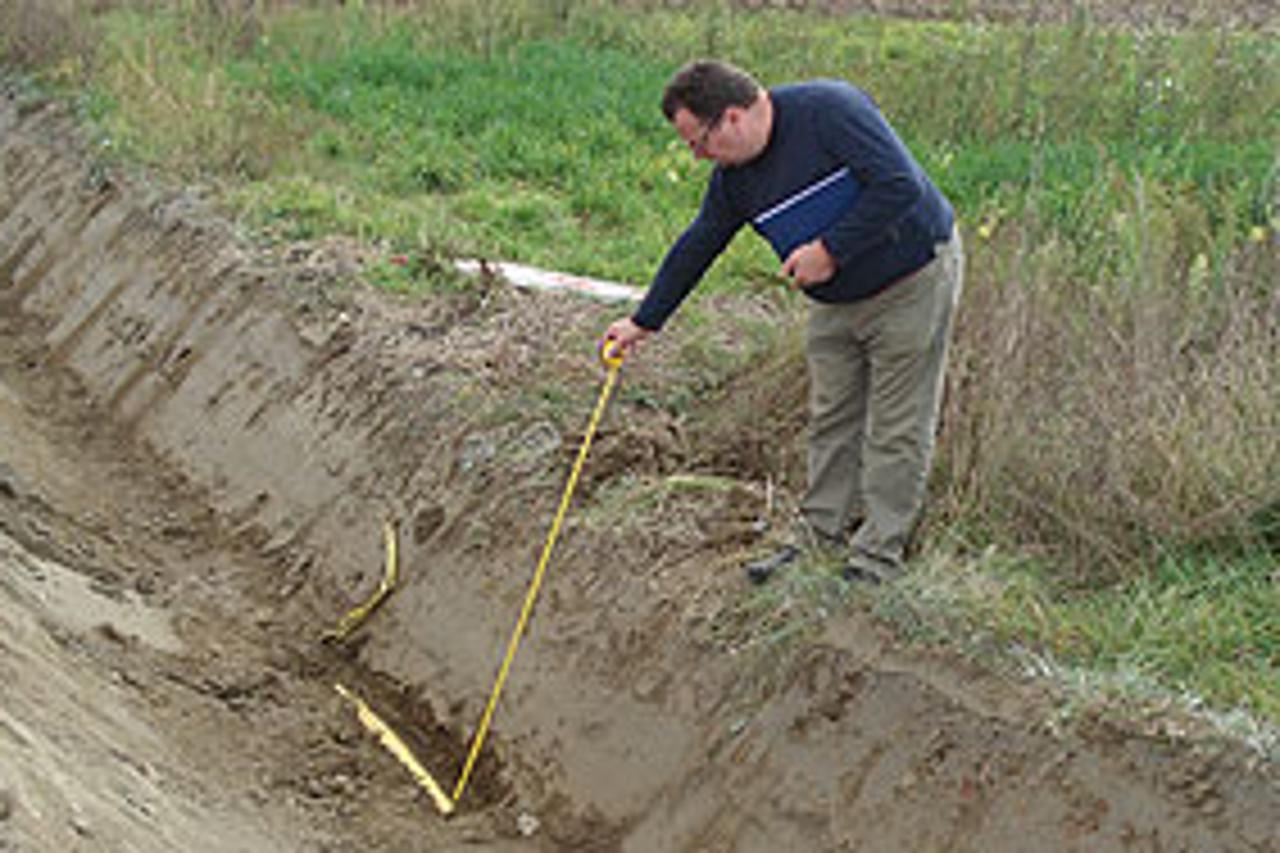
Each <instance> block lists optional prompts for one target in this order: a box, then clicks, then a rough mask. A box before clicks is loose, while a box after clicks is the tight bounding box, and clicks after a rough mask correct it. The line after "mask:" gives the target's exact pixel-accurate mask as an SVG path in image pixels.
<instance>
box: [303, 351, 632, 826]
mask: <svg viewBox="0 0 1280 853" xmlns="http://www.w3.org/2000/svg"><path fill="white" fill-rule="evenodd" d="M601 359H602V360H603V361H604V363H605V366H606V367H607V368H608V373H607V375H606V376H605V382H604V387H602V388H601V389H600V398H599V400H597V401H596V407H595V410H594V411H593V412H592V413H591V421H590V423H589V424H588V425H587V431H586V434H585V435H584V436H583V438H582V446H581V447H580V448H579V450H578V457H577V459H576V460H574V463H573V469H572V470H571V471H570V472H569V480H568V482H567V483H566V484H565V488H564V494H563V495H562V496H561V498H560V507H559V509H558V510H557V511H556V515H555V519H554V520H553V521H552V523H551V530H550V532H549V533H548V534H547V541H546V544H545V545H544V546H543V548H542V556H541V558H540V559H539V560H538V567H537V569H536V570H535V571H534V573H533V582H532V583H531V584H530V585H529V592H528V594H527V595H526V596H525V600H524V607H523V608H522V609H521V611H520V618H519V619H518V620H517V621H516V627H515V630H514V631H513V632H512V634H511V641H510V642H509V643H508V644H507V654H506V656H505V657H504V658H503V660H502V665H501V667H499V669H498V677H497V679H496V680H495V681H494V685H493V690H492V691H491V692H490V694H489V701H488V703H487V704H486V705H485V709H484V715H483V716H482V717H481V718H480V725H479V726H478V727H477V729H476V734H475V737H474V739H473V740H472V742H471V751H470V752H469V754H468V755H467V761H466V764H465V765H464V766H463V768H462V773H461V775H460V776H459V777H458V783H457V786H456V787H455V788H454V790H453V798H452V799H450V797H449V796H448V795H447V794H446V793H445V792H444V789H443V788H441V787H440V785H439V784H438V783H437V782H436V780H435V779H434V778H432V776H431V774H430V773H428V772H427V770H426V768H425V767H423V766H422V763H421V762H420V761H418V759H417V757H416V756H415V755H414V754H413V751H412V750H411V749H409V746H408V744H406V743H405V742H404V741H403V740H401V738H400V736H399V735H397V734H396V733H395V731H394V730H392V728H391V727H390V726H389V725H387V723H386V722H384V721H383V720H382V718H380V717H379V716H378V715H377V714H375V713H374V712H373V709H371V708H370V707H369V706H368V704H366V703H365V701H364V700H363V699H361V698H360V697H359V696H357V695H355V694H354V693H353V692H351V691H350V690H348V689H347V688H346V687H343V686H342V685H341V684H335V685H334V689H335V690H337V691H338V693H339V694H341V695H342V697H343V698H345V699H347V700H348V701H349V702H351V703H352V704H353V705H354V706H355V708H356V715H357V717H359V719H360V722H361V723H362V724H363V725H364V727H365V728H366V729H368V730H369V731H370V732H372V733H373V734H375V735H376V736H377V737H378V740H379V741H380V742H381V743H382V745H383V746H384V747H386V748H387V749H388V750H389V751H390V752H391V754H392V755H394V756H395V757H396V760H398V761H399V762H400V763H401V764H403V765H404V766H405V767H406V768H408V770H409V772H410V773H411V774H413V777H414V779H416V780H417V781H418V784H419V785H421V786H422V788H423V790H425V791H426V792H427V793H428V794H429V795H430V796H431V799H432V801H433V802H434V803H435V804H436V808H437V809H439V810H440V813H441V814H443V815H446V816H447V815H450V814H453V812H454V809H455V808H456V807H457V804H458V802H459V801H460V800H461V799H462V793H463V792H464V791H465V790H466V788H467V782H468V781H469V780H470V779H471V772H472V770H474V769H475V764H476V760H477V759H478V758H479V757H480V750H481V748H482V747H483V746H484V740H485V736H486V735H487V734H488V731H489V726H490V724H491V723H492V722H493V714H494V711H495V710H496V709H497V707H498V696H499V695H500V694H501V693H502V687H503V685H504V684H505V683H506V680H507V675H508V674H509V673H510V671H511V663H512V661H513V660H514V659H515V656H516V650H517V649H518V648H519V647H520V638H521V636H522V635H523V634H524V630H525V627H526V625H527V624H528V622H529V616H530V615H531V614H532V613H533V605H534V602H535V601H536V600H537V597H538V590H539V589H540V588H541V586H542V579H543V576H544V575H545V574H546V570H547V564H548V562H549V561H550V559H551V551H552V549H553V548H554V547H555V543H556V539H557V538H558V537H559V535H560V528H561V527H562V526H563V525H564V519H565V516H566V515H567V514H568V511H569V503H570V501H571V500H572V498H573V493H574V490H575V489H576V488H577V486H578V478H579V477H580V476H581V474H582V468H583V465H584V463H585V462H586V459H587V452H588V451H589V450H590V449H591V441H592V439H593V438H595V434H596V430H597V429H599V427H600V420H601V418H602V417H603V416H604V410H605V406H606V405H607V404H608V402H609V396H610V395H611V394H612V393H613V388H614V385H616V384H617V381H618V372H619V370H620V369H621V367H622V356H621V355H617V354H616V347H614V346H613V345H612V344H609V345H608V346H607V347H606V349H605V351H604V352H603V353H602V355H601ZM384 532H385V538H386V543H387V568H386V575H385V577H384V578H383V581H382V584H381V585H380V586H379V587H378V589H377V591H376V592H375V593H374V595H373V596H372V597H371V598H370V599H369V600H368V601H366V602H365V603H364V604H362V605H360V606H359V607H356V608H354V609H352V610H351V611H350V612H349V613H347V614H346V615H345V616H343V617H342V620H341V621H340V622H339V623H338V627H337V628H336V629H334V630H333V631H330V632H329V633H328V634H326V636H325V638H326V639H330V640H342V639H345V638H346V637H347V636H348V635H349V634H350V633H351V632H352V631H354V630H355V629H356V628H357V627H358V626H359V625H360V624H361V623H362V622H363V621H364V620H365V619H366V618H367V617H368V616H369V614H370V613H372V612H373V611H374V609H375V608H377V606H378V605H379V604H381V603H382V600H383V599H384V598H385V597H386V596H387V595H388V594H389V593H390V592H391V590H392V589H393V588H394V587H395V584H396V579H397V575H398V569H397V566H396V530H395V527H394V525H393V524H391V523H390V522H388V523H387V524H386V525H385V526H384Z"/></svg>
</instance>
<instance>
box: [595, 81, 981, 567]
mask: <svg viewBox="0 0 1280 853" xmlns="http://www.w3.org/2000/svg"><path fill="white" fill-rule="evenodd" d="M662 111H663V114H664V115H665V116H666V117H667V120H668V121H670V122H671V124H672V126H673V127H674V129H675V131H676V133H678V134H679V135H680V137H681V138H682V139H683V140H684V141H685V142H686V143H687V144H688V146H689V148H690V150H691V151H692V152H693V155H694V156H695V157H697V158H699V159H706V160H711V161H713V162H714V164H715V166H714V168H713V170H712V173H711V177H710V180H709V182H708V185H707V189H706V192H705V195H704V196H703V200H702V207H701V209H700V210H699V211H698V214H697V216H696V218H695V219H694V220H693V222H692V223H691V224H690V225H689V227H688V228H687V229H686V230H685V231H684V233H683V234H681V236H680V237H679V239H677V240H676V242H675V244H674V245H673V246H672V247H671V249H670V250H669V251H668V253H667V256H666V258H665V259H664V260H663V262H662V265H661V266H660V268H659V269H658V272H657V275H656V276H655V278H654V280H653V283H652V285H651V286H650V288H649V290H648V292H647V293H646V295H645V298H644V300H643V301H642V302H641V304H640V307H639V308H638V309H637V310H636V312H635V314H633V315H632V316H630V317H626V318H623V319H619V320H617V321H615V322H614V323H612V324H611V325H610V326H609V328H608V329H607V330H606V331H605V333H604V341H605V342H608V341H612V342H614V344H615V345H616V346H617V347H619V348H620V349H621V351H622V352H623V353H627V352H628V351H629V350H631V349H632V348H633V347H634V346H636V345H637V344H638V343H640V342H641V341H643V340H644V339H645V338H647V337H648V336H649V335H651V334H652V333H654V332H656V331H657V330H659V329H660V328H662V325H663V324H664V323H665V322H666V320H667V318H668V317H669V316H670V315H671V314H672V312H674V311H675V309H676V308H677V306H679V304H680V302H681V301H682V300H683V299H684V298H685V296H687V295H688V293H689V292H690V290H692V288H693V287H694V285H695V284H697V282H698V281H699V280H700V279H701V277H702V275H703V273H704V272H705V271H706V270H707V268H708V267H709V266H710V264H711V262H712V261H713V260H714V259H715V258H716V257H717V256H718V255H719V254H720V252H722V251H723V250H724V248H725V246H727V245H728V243H729V241H730V239H731V238H732V237H733V235H734V234H735V233H736V232H737V231H738V229H739V228H741V227H742V226H743V225H745V224H747V223H750V224H751V225H752V227H753V228H754V229H755V230H756V231H757V232H758V233H759V234H761V235H762V236H763V237H764V238H765V239H766V240H768V241H769V243H770V244H771V245H772V247H773V248H774V250H775V252H776V253H777V255H778V258H779V260H780V261H781V262H782V267H781V274H782V275H783V276H785V277H786V278H788V279H789V280H790V284H791V286H792V287H794V288H796V289H799V290H800V291H802V292H803V293H804V294H805V295H806V296H808V297H810V300H811V301H810V306H809V320H808V342H807V345H806V357H807V362H808V369H809V381H810V395H809V397H810V399H809V408H810V425H809V437H808V465H807V468H808V483H807V488H806V491H805V494H804V496H803V499H802V501H801V506H800V509H801V512H800V516H801V517H800V519H799V520H798V522H799V523H798V524H797V525H796V527H797V530H796V531H794V533H793V535H792V536H790V537H789V539H788V541H786V542H784V543H782V545H781V547H780V548H779V549H778V550H777V551H776V552H775V553H773V554H771V555H769V556H768V557H767V558H765V559H763V560H761V561H759V562H756V563H753V564H751V565H749V566H748V567H747V568H748V574H749V576H750V577H751V579H752V580H753V581H755V582H762V581H763V580H764V579H766V578H767V577H768V576H769V575H770V574H771V573H772V572H773V571H774V570H776V569H777V568H779V567H781V566H783V565H786V564H787V563H790V562H792V561H794V560H796V559H797V558H798V557H800V556H801V555H802V554H803V553H805V551H807V550H812V549H818V550H820V551H822V552H826V553H830V552H831V551H832V550H834V549H838V551H839V553H841V554H844V555H845V557H844V559H845V560H846V562H845V563H844V568H843V575H844V577H845V578H846V579H848V580H865V581H869V582H872V583H880V582H884V581H887V580H892V579H894V578H896V577H898V576H899V575H900V574H901V573H902V571H903V552H904V549H905V546H906V543H907V538H908V535H909V534H910V532H911V528H912V525H913V524H914V522H915V520H916V517H917V515H918V514H919V511H920V505H921V503H922V501H923V498H924V489H925V480H926V477H927V474H928V470H929V465H930V461H931V457H932V454H933V443H934V431H935V427H936V423H937V416H938V404H939V400H940V397H941V388H942V376H943V370H944V367H945V363H946V354H947V340H948V337H949V333H950V328H951V317H952V314H953V311H954V308H955V304H956V301H957V299H958V297H959V293H960V285H961V277H962V273H963V253H962V250H961V246H960V240H959V236H958V234H957V232H956V228H955V217H954V214H953V212H952V209H951V205H950V204H949V203H948V202H947V200H946V199H945V198H944V197H943V196H942V194H941V193H940V192H939V191H938V189H937V188H936V187H935V186H934V185H933V183H932V182H931V181H930V180H929V178H928V177H927V176H926V175H925V174H924V172H923V171H922V170H921V168H920V166H919V165H918V164H917V163H916V161H915V159H914V158H913V157H912V156H911V154H910V153H909V152H908V151H907V149H906V147H905V146H904V145H903V143H902V141H901V140H900V139H899V138H898V136H897V134H896V133H895V132H894V131H893V129H892V128H891V127H890V126H889V124H888V123H887V122H886V121H885V119H884V117H883V116H882V115H881V114H880V112H879V110H878V109H877V108H876V105H875V103H874V102H873V101H872V100H871V98H870V97H868V96H867V95H866V94H865V93H863V92H862V91H860V90H859V89H857V88H855V87H854V86H852V85H850V84H848V83H845V82H842V81H836V80H814V81H809V82H804V83H797V84H792V85H787V86H779V87H776V88H773V89H769V90H766V89H764V88H762V87H761V86H760V85H759V84H758V83H757V82H756V81H755V80H754V79H753V78H752V77H751V76H750V75H748V74H747V73H746V72H744V71H742V70H740V69H738V68H735V67H733V66H731V65H728V64H726V63H723V62H718V61H709V60H703V61H697V62H693V63H690V64H689V65H687V66H685V67H684V68H682V69H681V70H680V71H678V72H677V73H676V74H675V75H674V76H673V77H672V78H671V80H670V82H669V83H668V84H667V87H666V90H665V91H664V93H663V98H662ZM858 519H862V523H861V524H860V525H859V526H857V529H856V531H855V532H854V533H853V536H852V539H851V540H848V539H847V537H848V534H849V530H850V528H851V526H853V524H854V523H855V522H856V521H857V520H858ZM846 547H847V551H846Z"/></svg>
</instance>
